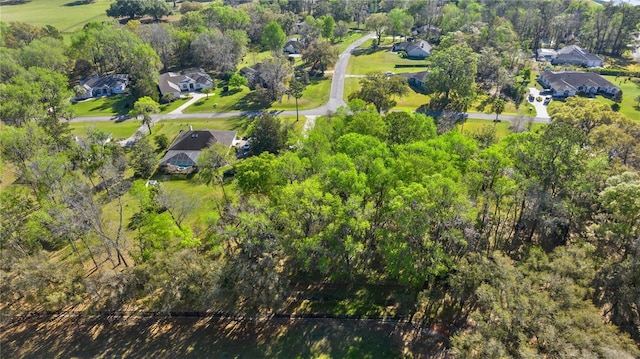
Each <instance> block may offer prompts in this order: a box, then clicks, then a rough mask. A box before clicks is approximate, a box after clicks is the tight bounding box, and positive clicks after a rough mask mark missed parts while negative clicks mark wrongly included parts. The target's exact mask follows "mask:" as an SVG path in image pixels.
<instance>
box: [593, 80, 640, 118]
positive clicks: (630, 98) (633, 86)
mask: <svg viewBox="0 0 640 359" xmlns="http://www.w3.org/2000/svg"><path fill="white" fill-rule="evenodd" d="M603 77H604V78H605V79H607V80H609V81H611V83H613V84H614V85H616V86H619V87H620V89H621V90H622V102H621V103H620V113H622V114H623V115H625V116H627V117H628V118H629V119H631V120H636V121H637V120H640V111H639V110H638V109H636V105H637V102H636V101H635V99H636V97H638V96H640V78H632V80H631V81H629V80H628V79H627V77H622V76H621V77H619V78H618V79H617V80H616V77H615V76H603ZM625 80H627V81H626V82H625ZM596 99H598V101H600V102H602V103H606V104H609V105H612V104H614V102H613V101H612V100H609V99H607V98H604V97H602V96H596Z"/></svg>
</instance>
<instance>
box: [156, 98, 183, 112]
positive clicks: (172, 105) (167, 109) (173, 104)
mask: <svg viewBox="0 0 640 359" xmlns="http://www.w3.org/2000/svg"><path fill="white" fill-rule="evenodd" d="M187 101H189V99H188V98H181V99H177V100H175V101H173V102H171V103H167V104H163V105H160V113H169V112H171V111H173V110H175V109H176V108H178V107H180V106H181V105H183V104H184V103H185V102H187Z"/></svg>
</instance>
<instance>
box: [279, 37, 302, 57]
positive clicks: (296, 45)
mask: <svg viewBox="0 0 640 359" xmlns="http://www.w3.org/2000/svg"><path fill="white" fill-rule="evenodd" d="M303 47H304V46H302V41H300V40H298V39H296V38H293V39H289V40H287V42H286V43H285V44H284V49H283V50H282V51H284V53H286V54H300V53H302V49H303Z"/></svg>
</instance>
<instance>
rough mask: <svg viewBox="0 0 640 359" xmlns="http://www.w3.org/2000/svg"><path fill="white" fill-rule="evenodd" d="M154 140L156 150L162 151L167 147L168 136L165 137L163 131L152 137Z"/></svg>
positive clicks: (168, 143)
mask: <svg viewBox="0 0 640 359" xmlns="http://www.w3.org/2000/svg"><path fill="white" fill-rule="evenodd" d="M154 141H155V143H156V147H158V152H164V150H166V149H167V148H169V145H170V142H169V137H167V135H165V134H164V133H163V134H161V135H158V136H156V137H155V138H154Z"/></svg>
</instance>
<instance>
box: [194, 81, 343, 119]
mask: <svg viewBox="0 0 640 359" xmlns="http://www.w3.org/2000/svg"><path fill="white" fill-rule="evenodd" d="M222 86H223V85H222V84H221V85H220V86H218V88H217V89H216V92H215V93H214V94H212V95H209V98H208V99H207V98H204V99H201V100H198V101H197V102H196V103H194V104H193V105H191V106H189V107H187V108H186V109H185V110H184V111H183V112H184V113H202V112H230V111H260V110H266V109H268V108H271V109H274V110H295V108H296V103H295V99H294V98H293V97H291V98H287V96H285V97H283V100H282V102H281V103H278V102H275V103H273V104H272V106H271V107H267V105H265V104H264V103H262V101H260V98H258V97H257V94H256V92H255V91H251V90H249V88H248V87H245V86H242V87H239V88H235V89H231V90H230V91H229V92H228V93H226V94H225V93H222ZM330 92H331V78H330V77H325V78H323V79H321V80H311V83H310V84H309V85H308V86H307V88H306V90H305V91H304V94H303V95H302V97H301V98H300V99H299V100H298V108H299V109H300V110H306V109H312V108H316V107H319V106H322V105H324V104H325V103H327V101H329V94H330Z"/></svg>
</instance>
